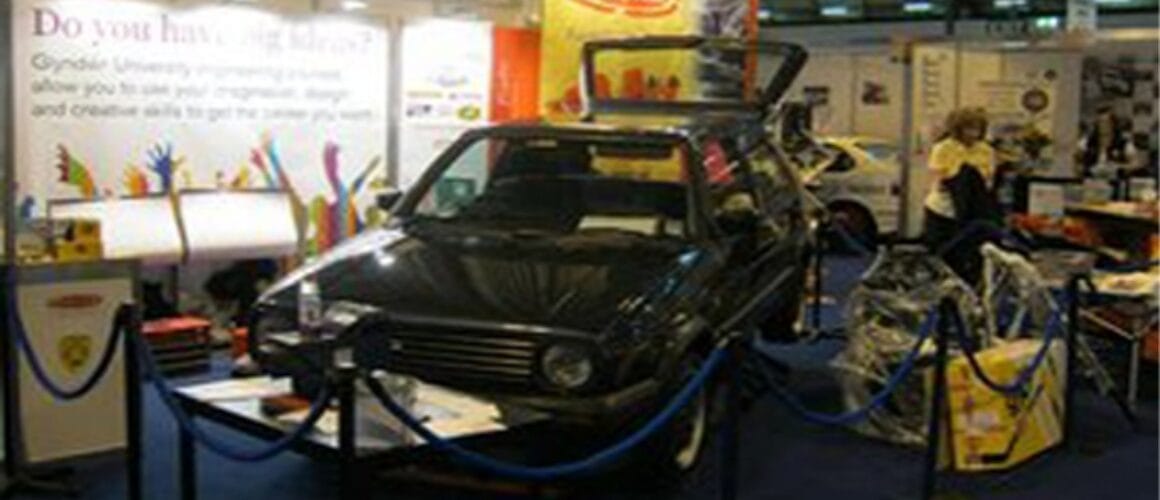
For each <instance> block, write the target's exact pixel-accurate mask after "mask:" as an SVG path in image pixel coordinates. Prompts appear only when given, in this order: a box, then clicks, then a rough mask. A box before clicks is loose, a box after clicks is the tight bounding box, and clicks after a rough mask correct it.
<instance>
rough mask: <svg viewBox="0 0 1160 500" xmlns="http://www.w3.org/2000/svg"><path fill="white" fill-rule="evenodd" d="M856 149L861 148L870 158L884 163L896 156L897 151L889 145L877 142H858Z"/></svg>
mask: <svg viewBox="0 0 1160 500" xmlns="http://www.w3.org/2000/svg"><path fill="white" fill-rule="evenodd" d="M858 147H859V148H862V150H863V151H865V152H866V154H867V155H869V156H870V157H871V158H873V159H875V160H877V161H886V160H890V159H891V158H894V156H895V155H897V154H898V149H897V148H895V147H894V146H891V145H889V144H883V143H879V142H860V143H858Z"/></svg>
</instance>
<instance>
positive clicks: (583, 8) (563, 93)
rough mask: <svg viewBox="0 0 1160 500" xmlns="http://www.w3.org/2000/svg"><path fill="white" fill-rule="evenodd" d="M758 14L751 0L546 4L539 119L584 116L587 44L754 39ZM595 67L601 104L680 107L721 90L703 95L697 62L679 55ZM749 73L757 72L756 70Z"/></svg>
mask: <svg viewBox="0 0 1160 500" xmlns="http://www.w3.org/2000/svg"><path fill="white" fill-rule="evenodd" d="M756 7H757V3H756V1H755V0H695V1H682V0H645V1H641V0H559V1H553V2H544V13H543V19H544V21H543V39H542V52H543V66H542V71H541V72H540V100H541V112H542V113H543V114H544V115H545V116H548V117H551V118H556V119H567V118H576V117H577V116H579V114H580V113H581V112H582V111H583V110H582V109H581V108H582V102H581V95H580V92H581V90H580V85H579V73H580V55H581V54H580V52H581V47H582V45H583V43H584V42H586V41H589V40H595V39H600V38H623V37H628V36H641V35H646V34H647V35H692V34H701V35H713V36H727V37H728V36H731V37H742V36H755V34H756ZM737 63H738V64H742V63H743V62H741V61H738V62H737ZM599 66H600V68H599V70H598V72H597V74H596V82H595V88H596V92H597V93H598V94H600V95H601V96H602V97H615V98H647V99H662V100H664V99H667V100H683V99H687V98H689V97H691V96H698V95H701V94H702V91H703V90H709V91H711V92H718V91H719V90H720V89H719V88H718V87H717V86H713V85H710V86H706V87H705V89H702V88H701V87H702V85H699V84H698V82H697V79H698V77H700V76H701V75H698V74H697V70H698V67H697V64H696V61H694V60H693V59H692V58H689V57H688V56H687V55H686V54H681V53H675V52H674V53H673V54H672V55H669V54H659V53H657V52H645V53H641V54H618V55H617V56H616V57H615V60H613V61H601V62H600V63H599ZM748 66H749V68H751V69H753V70H755V68H754V67H755V66H756V64H750V65H748ZM751 76H752V75H750V77H751Z"/></svg>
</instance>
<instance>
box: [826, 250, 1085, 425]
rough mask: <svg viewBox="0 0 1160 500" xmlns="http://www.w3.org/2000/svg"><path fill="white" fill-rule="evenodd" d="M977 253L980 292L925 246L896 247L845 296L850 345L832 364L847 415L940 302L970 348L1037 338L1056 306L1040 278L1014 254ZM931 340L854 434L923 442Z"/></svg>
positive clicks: (953, 348) (893, 366)
mask: <svg viewBox="0 0 1160 500" xmlns="http://www.w3.org/2000/svg"><path fill="white" fill-rule="evenodd" d="M981 252H982V254H983V259H984V279H983V283H982V285H981V289H980V290H979V291H978V293H976V290H974V289H972V288H971V287H970V286H969V285H968V284H967V283H966V282H964V281H963V280H962V279H961V278H959V277H958V275H956V274H955V273H954V271H952V270H951V269H950V268H949V267H947V265H946V264H945V263H944V262H943V261H942V259H941V258H939V257H937V256H934V255H932V254H931V253H930V252H928V251H927V250H926V249H924V248H894V249H888V250H885V251H883V252H881V253H880V254H879V255H878V258H877V259H876V260H875V262H874V263H873V264H872V265H871V267H870V269H869V270H868V271H867V272H866V274H865V275H864V276H863V279H862V282H861V283H860V284H859V285H858V286H857V287H856V288H855V289H854V290H853V292H852V293H851V294H850V297H849V300H848V302H847V310H846V320H847V335H848V339H849V340H848V344H847V346H846V349H845V350H844V351H843V352H842V353H840V354H839V355H838V356H837V357H836V358H835V359H834V361H833V362H832V365H833V366H834V368H836V369H838V370H839V381H840V383H841V385H842V391H843V403H844V404H845V406H846V407H847V409H849V410H854V409H859V408H863V407H865V406H866V405H867V404H869V402H870V399H871V397H872V396H873V395H874V394H875V393H877V392H878V391H880V390H881V389H882V388H883V384H885V382H886V380H887V379H888V378H889V377H890V376H891V374H893V373H894V372H895V371H896V370H897V369H898V367H899V365H900V363H901V361H902V360H903V359H904V358H905V357H906V356H907V354H908V353H909V352H910V350H911V349H913V348H914V346H915V345H916V342H917V341H918V336H919V331H920V329H921V328H922V325H923V323H924V320H925V319H926V318H927V315H928V314H930V313H931V312H932V311H934V310H935V309H936V308H937V307H938V304H939V303H940V302H941V301H942V300H943V299H944V298H951V299H952V300H953V301H954V302H955V304H956V306H957V308H958V311H959V314H960V315H961V317H962V318H963V324H964V326H965V327H966V328H967V330H968V339H969V340H970V341H971V343H972V344H973V346H972V349H973V350H981V349H984V348H988V347H993V346H995V345H1001V344H1003V343H1006V342H1008V341H1012V340H1015V339H1017V338H1039V337H1041V336H1042V335H1043V332H1044V331H1045V329H1046V328H1047V326H1048V325H1049V324H1050V323H1051V321H1050V319H1051V316H1052V315H1053V314H1055V313H1056V311H1057V309H1058V305H1057V304H1056V303H1055V301H1054V299H1053V297H1052V295H1051V292H1050V288H1048V285H1047V283H1046V281H1045V280H1044V279H1043V277H1042V275H1041V274H1040V273H1039V271H1038V270H1036V268H1035V266H1034V265H1032V264H1031V263H1030V262H1029V261H1028V260H1027V259H1025V258H1024V257H1023V256H1021V255H1019V254H1017V253H1014V252H1010V251H1006V250H1003V249H1001V248H999V247H997V246H994V245H991V244H986V245H984V246H983V248H982V249H981ZM1059 326H1060V327H1062V325H1059ZM934 338H935V337H934V335H933V333H932V335H931V336H930V337H928V340H927V341H926V345H924V346H923V353H922V356H921V357H920V358H919V362H918V365H917V366H918V368H919V370H917V371H916V372H915V374H912V375H911V376H910V377H909V378H908V379H907V380H906V381H905V382H903V384H902V385H901V387H899V388H898V389H897V390H896V391H894V393H893V395H892V396H891V398H890V400H889V402H888V403H887V404H886V405H884V406H883V407H881V408H879V409H876V410H874V411H872V412H871V413H870V415H869V417H868V418H867V419H866V420H864V421H863V422H860V423H858V424H856V425H855V426H854V429H855V430H857V431H858V432H861V433H864V434H866V435H869V436H871V437H876V438H880V439H884V440H887V441H890V442H894V443H898V444H904V445H914V446H921V445H924V444H925V442H926V418H927V412H928V406H929V405H928V403H927V394H928V391H927V384H926V381H925V375H923V374H924V373H929V371H924V370H923V369H922V368H923V367H929V366H930V364H931V363H932V362H933V354H934ZM961 352H962V351H961V346H960V345H959V338H958V337H957V336H956V337H952V338H951V339H950V355H951V356H952V358H953V357H955V356H957V355H959V354H960V353H961Z"/></svg>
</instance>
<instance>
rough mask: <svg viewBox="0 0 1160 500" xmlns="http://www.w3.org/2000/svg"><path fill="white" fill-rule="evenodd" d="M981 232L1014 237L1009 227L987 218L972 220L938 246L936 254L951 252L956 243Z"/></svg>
mask: <svg viewBox="0 0 1160 500" xmlns="http://www.w3.org/2000/svg"><path fill="white" fill-rule="evenodd" d="M979 233H986V234H988V235H991V236H997V237H999V238H1007V237H1012V234H1011V232H1010V231H1008V230H1007V229H1005V228H1003V227H1002V226H1000V225H998V224H996V223H994V222H991V221H986V220H976V221H972V222H971V223H969V224H967V227H965V228H963V230H962V231H959V232H958V234H956V235H955V236H954V237H953V238H951V239H950V240H947V242H946V243H944V244H943V245H942V246H940V247H938V250H937V251H935V255H938V256H939V257H943V256H945V255H946V253H947V252H949V251H950V250H951V249H952V248H954V247H955V246H956V245H958V244H960V243H962V242H963V240H966V239H967V237H970V236H975V235H976V234H979Z"/></svg>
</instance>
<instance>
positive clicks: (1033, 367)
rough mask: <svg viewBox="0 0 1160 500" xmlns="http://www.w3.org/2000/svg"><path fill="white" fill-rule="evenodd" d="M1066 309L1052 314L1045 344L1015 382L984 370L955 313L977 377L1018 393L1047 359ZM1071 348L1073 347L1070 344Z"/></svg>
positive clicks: (957, 330)
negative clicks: (1006, 380) (997, 378)
mask: <svg viewBox="0 0 1160 500" xmlns="http://www.w3.org/2000/svg"><path fill="white" fill-rule="evenodd" d="M1066 309H1067V307H1066V306H1063V307H1060V308H1059V309H1056V310H1055V313H1054V314H1052V315H1051V319H1049V320H1048V322H1047V325H1046V326H1045V327H1044V332H1043V346H1042V347H1040V348H1039V351H1038V352H1036V353H1035V357H1034V358H1032V359H1031V363H1030V364H1028V365H1027V366H1026V367H1025V368H1023V370H1022V371H1020V372H1019V374H1018V376H1016V377H1015V380H1014V381H1013V382H1011V383H1008V384H1003V383H999V382H996V381H995V380H994V379H992V378H991V377H990V376H989V375H987V372H986V371H984V370H983V366H982V365H981V364H979V360H978V359H976V358H975V352H974V351H973V350H972V349H971V347H970V339H968V338H967V333H966V331H967V329H966V326H965V325H964V324H963V318H962V316H961V315H959V314H955V334H956V335H957V336H958V339H959V344H960V345H961V346H962V348H963V355H964V357H966V358H967V363H969V364H970V365H971V371H973V372H974V373H975V377H976V378H978V379H979V381H981V382H982V383H983V385H985V386H987V388H988V389H991V390H992V391H995V392H998V393H1001V394H1018V393H1020V392H1022V390H1023V388H1024V387H1026V386H1027V383H1028V382H1030V381H1031V377H1033V376H1035V372H1037V371H1039V367H1040V366H1041V365H1042V364H1043V361H1044V360H1046V359H1047V353H1048V352H1050V350H1051V343H1052V341H1053V340H1054V339H1055V331H1056V330H1057V329H1058V328H1057V327H1058V326H1059V318H1060V316H1061V314H1062V311H1064V310H1066ZM1069 348H1071V347H1070V346H1069Z"/></svg>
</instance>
